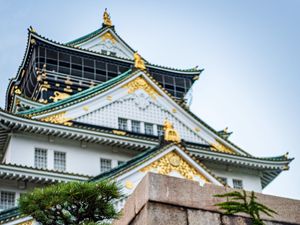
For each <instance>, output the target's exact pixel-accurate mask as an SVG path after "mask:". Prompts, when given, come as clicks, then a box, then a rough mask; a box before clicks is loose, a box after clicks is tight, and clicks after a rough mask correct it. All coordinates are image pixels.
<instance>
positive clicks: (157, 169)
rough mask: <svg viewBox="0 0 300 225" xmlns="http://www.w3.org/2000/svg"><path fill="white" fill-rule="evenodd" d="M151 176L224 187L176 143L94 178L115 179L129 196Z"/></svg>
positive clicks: (153, 150)
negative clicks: (160, 175) (152, 174)
mask: <svg viewBox="0 0 300 225" xmlns="http://www.w3.org/2000/svg"><path fill="white" fill-rule="evenodd" d="M148 172H152V173H158V174H163V175H168V176H174V177H179V178H183V179H188V180H193V181H196V182H198V183H199V184H200V185H204V184H205V183H212V184H215V185H223V184H222V182H221V181H219V180H218V178H217V177H216V176H215V175H214V174H212V173H211V172H210V171H209V170H208V169H207V168H206V167H205V166H204V164H202V163H200V162H199V161H195V160H194V159H193V158H192V157H191V156H190V155H189V153H188V151H187V150H186V149H185V148H184V147H183V146H182V145H180V144H175V143H171V144H168V145H165V146H161V147H155V148H153V149H151V150H148V151H147V152H144V153H141V154H140V155H138V156H136V157H134V158H133V159H131V160H130V161H128V162H127V163H125V164H123V165H121V166H119V167H117V168H115V169H113V170H111V171H108V172H105V173H102V174H100V175H99V176H96V177H94V178H93V179H91V181H98V180H103V179H113V180H116V181H118V182H119V183H121V184H122V186H124V187H125V191H126V192H127V193H131V192H132V191H133V189H134V188H135V187H136V186H137V184H138V183H139V182H140V181H141V180H142V178H143V177H144V176H145V175H146V174H147V173H148Z"/></svg>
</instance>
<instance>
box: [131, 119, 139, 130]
mask: <svg viewBox="0 0 300 225" xmlns="http://www.w3.org/2000/svg"><path fill="white" fill-rule="evenodd" d="M131 131H132V132H134V133H140V132H141V122H140V121H136V120H132V121H131Z"/></svg>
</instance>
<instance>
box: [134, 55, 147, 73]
mask: <svg viewBox="0 0 300 225" xmlns="http://www.w3.org/2000/svg"><path fill="white" fill-rule="evenodd" d="M133 57H134V67H135V68H137V69H141V70H145V69H146V66H145V62H144V60H143V59H142V57H141V56H140V54H139V53H138V52H135V53H134V54H133Z"/></svg>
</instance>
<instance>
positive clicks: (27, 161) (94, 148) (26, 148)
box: [6, 134, 134, 176]
mask: <svg viewBox="0 0 300 225" xmlns="http://www.w3.org/2000/svg"><path fill="white" fill-rule="evenodd" d="M36 147H38V148H45V149H47V150H48V155H47V156H48V157H47V166H48V169H53V168H54V159H53V156H54V151H61V152H65V153H66V172H72V173H79V174H85V175H90V176H96V175H98V174H100V158H105V159H111V160H112V167H115V166H117V165H118V160H119V161H127V160H129V159H130V158H132V156H133V154H134V153H129V152H125V151H124V150H122V149H120V148H115V147H110V146H105V145H92V144H88V145H87V147H85V148H84V147H81V143H80V142H79V141H70V140H63V139H58V138H55V139H52V138H51V139H48V138H45V137H38V136H37V137H32V136H27V135H23V134H14V135H12V137H11V142H10V145H9V149H8V151H10V153H9V154H10V155H11V157H10V158H9V159H8V158H7V159H6V163H15V164H19V165H26V166H34V149H35V148H36Z"/></svg>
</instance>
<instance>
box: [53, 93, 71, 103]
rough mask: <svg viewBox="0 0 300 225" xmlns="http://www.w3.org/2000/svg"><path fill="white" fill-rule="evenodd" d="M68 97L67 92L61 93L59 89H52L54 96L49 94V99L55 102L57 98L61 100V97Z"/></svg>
mask: <svg viewBox="0 0 300 225" xmlns="http://www.w3.org/2000/svg"><path fill="white" fill-rule="evenodd" d="M68 97H70V95H69V94H67V93H62V92H59V91H54V96H51V97H50V99H52V100H53V102H57V101H59V100H62V99H65V98H68Z"/></svg>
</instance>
